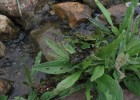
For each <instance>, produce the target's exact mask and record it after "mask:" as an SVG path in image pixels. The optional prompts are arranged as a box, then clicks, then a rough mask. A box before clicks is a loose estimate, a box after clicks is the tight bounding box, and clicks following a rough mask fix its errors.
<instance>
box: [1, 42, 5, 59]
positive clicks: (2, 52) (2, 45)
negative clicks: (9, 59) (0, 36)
mask: <svg viewBox="0 0 140 100" xmlns="http://www.w3.org/2000/svg"><path fill="white" fill-rule="evenodd" d="M5 55H6V47H5V45H4V44H3V43H2V42H1V41H0V58H2V57H4V56H5Z"/></svg>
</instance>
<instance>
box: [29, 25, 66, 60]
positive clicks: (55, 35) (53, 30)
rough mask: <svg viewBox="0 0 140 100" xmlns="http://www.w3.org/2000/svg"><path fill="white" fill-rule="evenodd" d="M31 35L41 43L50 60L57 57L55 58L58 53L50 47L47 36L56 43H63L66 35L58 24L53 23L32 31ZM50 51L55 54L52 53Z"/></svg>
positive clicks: (44, 53) (40, 45) (40, 47)
mask: <svg viewBox="0 0 140 100" xmlns="http://www.w3.org/2000/svg"><path fill="white" fill-rule="evenodd" d="M31 37H32V38H33V39H34V40H35V41H36V42H37V44H38V45H39V49H40V50H41V51H42V52H43V55H44V56H45V59H47V60H48V61H50V60H54V59H56V58H55V55H56V53H55V52H53V50H52V49H50V48H49V46H48V45H47V44H46V42H45V40H46V38H48V39H50V40H51V41H53V42H56V43H57V42H58V43H61V42H62V41H63V37H64V35H63V34H62V32H61V30H60V28H59V26H58V25H56V24H52V23H47V24H45V25H42V26H40V27H39V28H38V29H35V30H32V31H31ZM50 53H51V54H53V55H54V56H52V55H50Z"/></svg>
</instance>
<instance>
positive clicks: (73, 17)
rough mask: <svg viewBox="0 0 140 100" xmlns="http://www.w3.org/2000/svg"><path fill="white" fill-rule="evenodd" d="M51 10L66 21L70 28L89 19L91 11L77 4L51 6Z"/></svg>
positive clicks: (65, 3)
mask: <svg viewBox="0 0 140 100" xmlns="http://www.w3.org/2000/svg"><path fill="white" fill-rule="evenodd" d="M52 8H53V10H54V12H55V14H56V15H58V16H59V17H60V18H62V19H66V20H68V22H69V26H70V27H71V28H73V27H75V26H76V25H78V24H79V23H80V22H83V21H85V20H86V19H87V18H89V17H91V13H92V10H91V9H90V8H89V7H88V6H86V5H84V4H81V3H78V2H64V3H59V4H55V5H53V7H52Z"/></svg>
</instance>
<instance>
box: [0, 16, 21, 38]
mask: <svg viewBox="0 0 140 100" xmlns="http://www.w3.org/2000/svg"><path fill="white" fill-rule="evenodd" d="M18 32H19V28H18V27H16V26H15V25H14V23H13V22H12V21H11V20H10V19H9V18H7V17H6V16H4V15H0V40H2V41H7V40H9V39H14V38H16V37H17V35H18Z"/></svg>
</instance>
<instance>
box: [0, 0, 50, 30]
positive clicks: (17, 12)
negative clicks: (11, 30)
mask: <svg viewBox="0 0 140 100" xmlns="http://www.w3.org/2000/svg"><path fill="white" fill-rule="evenodd" d="M17 1H19V3H18V2H17ZM50 1H51V0H0V13H1V14H3V15H6V16H8V17H10V18H12V19H13V20H15V21H16V22H18V23H19V24H21V25H22V26H24V27H25V28H26V29H28V28H31V27H32V24H33V21H34V16H35V15H36V13H37V11H39V10H40V9H42V8H43V7H44V6H46V5H47V3H48V2H50ZM19 8H20V9H19ZM43 10H44V9H43ZM46 10H48V9H46Z"/></svg>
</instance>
